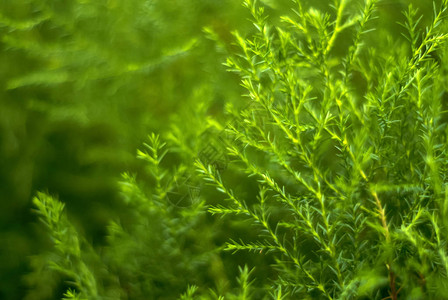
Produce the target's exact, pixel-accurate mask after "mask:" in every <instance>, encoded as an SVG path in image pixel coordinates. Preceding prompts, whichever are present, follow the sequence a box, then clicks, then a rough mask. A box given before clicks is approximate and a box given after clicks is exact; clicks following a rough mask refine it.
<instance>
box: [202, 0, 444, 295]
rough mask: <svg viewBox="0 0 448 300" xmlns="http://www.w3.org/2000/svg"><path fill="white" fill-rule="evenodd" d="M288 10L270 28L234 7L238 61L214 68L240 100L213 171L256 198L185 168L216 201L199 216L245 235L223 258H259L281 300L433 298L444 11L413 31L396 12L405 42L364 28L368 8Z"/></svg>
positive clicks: (438, 7)
mask: <svg viewBox="0 0 448 300" xmlns="http://www.w3.org/2000/svg"><path fill="white" fill-rule="evenodd" d="M294 2H295V5H296V7H295V9H294V13H295V15H294V16H285V17H282V21H283V23H282V24H281V25H278V26H272V25H270V22H269V21H268V18H267V16H266V14H265V12H264V7H263V6H262V5H259V4H258V3H257V1H252V0H246V1H244V4H245V6H247V8H248V9H249V10H250V12H251V14H252V18H253V24H254V26H255V29H256V32H255V33H254V34H253V35H252V36H251V37H249V38H243V37H242V36H240V34H239V33H238V32H235V33H234V35H235V38H236V42H237V45H238V47H239V48H240V51H239V52H238V53H236V54H235V55H232V56H230V57H229V58H228V60H227V63H226V65H227V67H228V68H229V69H230V70H231V71H233V72H236V73H238V74H239V75H240V76H241V85H242V86H243V87H244V89H245V90H246V92H247V94H246V96H247V97H248V98H249V101H251V105H250V108H249V109H245V110H242V111H237V112H235V111H232V110H231V111H230V114H232V115H234V116H236V118H237V120H238V122H233V123H231V124H230V125H229V126H227V129H226V134H227V146H228V147H227V149H228V154H229V155H230V156H231V157H232V158H233V159H234V163H233V164H232V165H231V166H230V168H229V170H228V171H226V172H234V174H239V172H240V171H242V170H244V171H245V172H246V173H247V174H248V175H249V179H251V180H252V181H253V182H255V183H256V184H257V185H258V190H259V195H258V196H257V197H255V196H254V195H247V194H246V195H244V196H240V195H238V194H237V193H235V192H233V191H232V184H229V183H227V182H226V181H225V180H224V179H222V176H221V175H220V172H219V171H217V170H215V169H214V168H213V167H212V166H210V165H207V164H204V163H202V162H201V161H198V162H197V166H198V170H199V172H200V173H201V174H202V176H203V177H204V179H205V180H206V181H207V182H208V183H209V184H211V185H213V186H215V187H216V188H217V190H218V191H220V192H221V193H223V194H224V195H225V196H226V199H227V203H228V204H227V205H225V206H223V205H218V206H213V207H210V208H209V211H210V212H211V213H212V214H221V215H235V216H241V215H244V216H246V218H248V219H250V220H252V222H253V223H254V224H255V225H256V226H257V228H258V229H259V237H258V238H257V239H256V240H244V239H241V240H231V241H230V242H228V243H227V245H226V250H228V251H232V252H237V251H243V250H248V251H252V252H254V253H255V254H256V255H266V256H268V255H269V256H271V255H272V256H273V257H274V258H275V260H276V263H275V266H274V267H275V269H276V270H278V274H277V275H273V276H272V280H273V284H274V286H276V287H281V288H282V290H284V291H287V292H289V293H290V295H292V296H294V297H299V298H307V299H308V298H309V299H353V298H359V297H368V298H369V299H398V298H405V299H411V298H412V299H428V298H431V299H445V298H447V297H448V286H447V280H446V276H447V271H448V264H447V250H448V249H447V245H446V241H447V236H446V232H447V231H446V225H447V224H446V220H447V217H448V215H447V213H448V211H447V205H448V202H447V201H448V200H447V199H448V198H447V197H448V196H447V195H448V190H447V185H446V182H447V181H446V180H447V179H446V174H447V166H448V165H447V162H448V160H447V155H448V148H447V147H448V144H447V139H446V138H447V127H446V124H447V118H446V112H445V104H444V101H446V96H445V95H446V84H447V80H446V63H447V62H448V61H447V57H446V54H447V50H446V49H447V47H446V46H445V44H444V43H445V40H446V38H447V37H448V34H447V33H446V29H447V26H446V24H445V21H444V20H445V17H446V14H447V9H448V2H447V1H442V2H440V3H434V15H433V19H432V21H431V22H430V23H429V24H428V25H426V26H423V25H422V24H420V21H421V17H420V18H419V13H418V10H417V9H415V8H413V6H412V5H409V8H408V10H407V11H405V13H404V16H405V18H404V19H405V20H404V22H403V23H402V26H403V27H404V30H403V35H404V37H405V38H406V40H407V41H406V40H404V39H400V38H394V37H393V35H392V34H391V33H390V32H387V30H388V28H387V27H383V28H381V24H380V22H381V20H380V21H379V22H378V21H376V22H375V20H374V19H375V16H376V15H377V13H376V11H377V7H378V5H379V4H380V2H381V1H375V0H366V1H363V8H362V9H361V10H359V11H357V10H356V8H357V6H358V5H359V2H358V1H353V2H350V1H346V0H340V1H334V6H333V10H330V11H328V12H325V11H321V10H317V9H315V8H305V7H304V4H303V1H298V0H297V1H294ZM375 27H378V28H377V32H376V33H375V32H374V31H373V29H375ZM384 32H386V33H387V34H386V35H384ZM347 40H350V42H345V43H343V41H347ZM374 45H377V46H376V47H374Z"/></svg>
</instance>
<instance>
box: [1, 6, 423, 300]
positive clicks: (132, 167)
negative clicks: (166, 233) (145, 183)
mask: <svg viewBox="0 0 448 300" xmlns="http://www.w3.org/2000/svg"><path fill="white" fill-rule="evenodd" d="M241 2H242V1H239V0H219V1H218V0H194V1H185V0H65V1H61V0H20V1H17V0H2V1H0V299H23V298H24V297H25V295H26V289H27V282H26V279H25V278H26V276H25V275H26V274H27V273H28V272H30V266H29V259H30V257H32V256H33V255H36V254H38V253H41V252H43V251H47V250H48V248H49V247H50V246H51V245H50V243H49V241H48V240H47V239H46V236H45V234H46V233H45V231H44V230H43V229H42V228H41V226H40V225H39V224H38V222H37V218H36V216H35V215H34V214H33V212H32V205H31V199H32V197H33V195H35V193H36V191H39V190H42V191H48V192H50V193H51V194H57V195H59V197H60V198H61V199H63V201H64V202H65V203H66V205H67V211H68V213H69V217H70V219H71V220H72V221H73V222H74V223H75V224H76V225H77V227H78V228H79V230H80V231H81V232H83V233H84V234H85V236H86V237H87V239H88V240H90V241H91V242H92V244H93V245H101V244H103V243H104V242H105V241H104V234H105V231H104V230H105V227H106V225H107V224H108V222H109V220H111V219H113V218H120V217H123V216H121V215H120V212H121V209H120V205H122V204H121V203H122V202H121V201H120V196H119V193H118V192H117V180H118V178H119V176H120V174H121V173H122V172H124V171H129V172H138V171H139V169H140V168H141V163H140V162H139V161H138V160H137V159H136V158H135V153H136V149H137V148H139V147H140V145H141V144H142V142H143V141H144V140H145V137H146V135H147V134H148V133H150V132H169V131H170V130H171V128H172V125H173V124H178V125H180V128H183V129H184V130H185V132H188V131H189V130H190V131H194V129H193V128H189V124H193V123H190V120H189V119H188V114H186V113H185V112H186V111H191V110H195V109H198V107H199V106H201V105H204V103H206V105H205V108H206V109H205V111H204V112H203V113H204V115H206V116H209V117H214V118H218V119H221V120H224V121H223V122H225V118H226V117H225V113H224V111H225V109H224V107H225V105H227V104H229V103H234V104H236V105H238V104H239V103H241V102H242V101H246V100H244V99H243V98H242V97H241V96H240V95H241V93H242V90H241V88H240V86H239V78H237V77H236V76H235V75H234V74H231V73H228V72H227V71H226V69H225V67H224V66H223V65H222V63H223V62H225V58H226V56H227V54H228V51H231V50H232V47H233V46H232V40H233V38H232V35H231V32H232V31H234V30H238V31H240V32H241V33H242V35H245V34H246V33H249V32H250V31H251V30H252V29H253V28H252V26H251V24H250V22H249V21H247V19H248V18H249V14H248V12H247V11H246V9H245V8H244V7H243V6H242V5H241V4H242V3H241ZM261 2H262V3H263V5H265V6H266V10H267V13H268V14H269V15H270V17H271V20H272V21H273V23H274V24H275V23H276V22H277V20H278V18H277V16H279V15H283V14H291V11H290V7H291V6H293V3H292V1H289V0H269V1H268V0H266V1H261ZM328 2H329V1H327V0H314V1H311V0H309V1H303V3H305V5H306V6H308V7H310V6H315V7H318V8H320V9H323V10H327V11H329V12H331V9H330V8H329V6H328ZM353 2H359V3H361V2H362V1H358V0H353ZM430 2H431V1H426V0H420V1H404V0H403V1H400V0H381V1H380V12H379V15H380V20H381V22H378V24H379V25H380V26H379V27H380V28H387V30H389V31H390V30H392V32H393V33H394V34H395V35H396V38H402V37H401V32H402V29H401V27H400V25H398V23H397V22H399V21H403V17H402V15H401V11H402V10H403V9H405V8H406V6H407V5H408V4H410V3H413V5H414V6H415V7H419V8H420V13H421V14H423V16H424V18H423V20H422V23H421V24H422V25H421V26H424V24H425V22H427V21H428V20H429V19H430V18H431V12H432V3H430ZM205 28H208V29H207V30H205ZM211 32H213V34H211ZM379 34H381V29H379ZM344 38H347V36H345V37H344V35H341V39H344ZM341 51H344V50H343V48H341ZM186 136H187V135H186ZM243 186H244V185H243ZM24 276H25V277H24Z"/></svg>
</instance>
